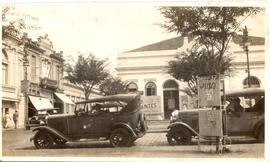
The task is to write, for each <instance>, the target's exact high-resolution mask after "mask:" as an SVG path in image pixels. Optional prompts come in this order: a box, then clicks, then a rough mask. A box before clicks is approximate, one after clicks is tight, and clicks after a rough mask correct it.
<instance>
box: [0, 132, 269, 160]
mask: <svg viewBox="0 0 270 162" xmlns="http://www.w3.org/2000/svg"><path fill="white" fill-rule="evenodd" d="M2 135H3V136H2V138H3V156H37V157H40V156H42V157H59V156H61V157H67V156H72V157H137V158H139V157H156V158H157V157H164V158H168V157H172V158H190V157H192V158H198V157H204V158H206V157H211V158H212V157H220V158H231V157H234V158H263V155H264V144H259V143H255V142H254V140H239V139H238V140H234V141H233V143H235V144H232V145H231V146H230V152H229V153H224V154H223V155H217V154H216V153H215V145H211V143H209V142H203V145H202V146H201V151H200V150H198V146H197V145H196V141H194V142H193V145H189V146H169V145H168V143H167V141H166V137H165V133H148V134H146V135H145V136H144V137H143V138H141V139H138V140H137V141H136V145H135V146H133V147H129V148H111V146H110V144H109V142H108V141H105V142H104V141H87V142H69V143H67V144H65V145H64V146H61V147H59V146H58V147H57V146H55V147H53V148H52V149H46V150H36V149H35V147H34V144H33V143H32V142H30V140H29V139H30V137H31V136H33V135H34V133H33V132H31V131H25V130H16V131H15V130H7V131H3V134H2Z"/></svg>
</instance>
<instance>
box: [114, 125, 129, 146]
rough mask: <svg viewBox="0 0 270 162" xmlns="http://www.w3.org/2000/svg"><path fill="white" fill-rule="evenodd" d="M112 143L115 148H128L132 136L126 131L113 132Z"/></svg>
mask: <svg viewBox="0 0 270 162" xmlns="http://www.w3.org/2000/svg"><path fill="white" fill-rule="evenodd" d="M110 141H111V144H112V145H113V146H114V147H117V146H128V145H129V143H130V135H129V134H128V132H127V131H126V130H125V129H123V128H118V129H115V130H113V131H112V133H111V135H110Z"/></svg>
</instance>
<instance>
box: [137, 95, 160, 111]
mask: <svg viewBox="0 0 270 162" xmlns="http://www.w3.org/2000/svg"><path fill="white" fill-rule="evenodd" d="M141 107H142V109H143V112H144V113H145V114H153V113H154V114H157V113H161V98H160V96H141Z"/></svg>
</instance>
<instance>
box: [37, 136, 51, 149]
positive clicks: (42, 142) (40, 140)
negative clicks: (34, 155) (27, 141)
mask: <svg viewBox="0 0 270 162" xmlns="http://www.w3.org/2000/svg"><path fill="white" fill-rule="evenodd" d="M34 144H35V146H36V148H37V149H45V148H50V147H51V146H52V144H53V141H52V137H51V135H50V134H48V133H43V132H38V133H37V134H36V135H35V137H34Z"/></svg>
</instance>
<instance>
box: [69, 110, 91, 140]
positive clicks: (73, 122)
mask: <svg viewBox="0 0 270 162" xmlns="http://www.w3.org/2000/svg"><path fill="white" fill-rule="evenodd" d="M93 125H94V123H93V118H92V117H91V116H89V115H86V114H84V115H82V116H76V115H74V116H73V117H71V118H69V119H68V128H69V135H82V136H88V135H91V134H92V133H93V131H92V127H93Z"/></svg>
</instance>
